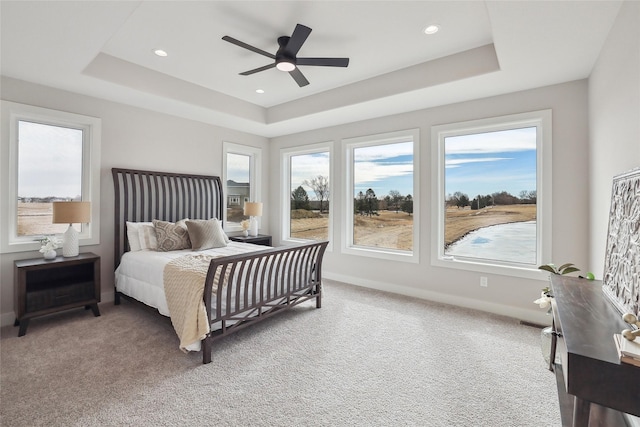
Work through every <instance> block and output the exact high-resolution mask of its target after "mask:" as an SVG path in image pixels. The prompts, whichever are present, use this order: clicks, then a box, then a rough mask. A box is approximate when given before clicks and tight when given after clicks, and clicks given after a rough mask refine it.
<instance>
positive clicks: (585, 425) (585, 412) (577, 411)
mask: <svg viewBox="0 0 640 427" xmlns="http://www.w3.org/2000/svg"><path fill="white" fill-rule="evenodd" d="M590 411H591V402H589V401H588V400H584V399H580V398H579V397H575V398H574V403H573V427H589V412H590Z"/></svg>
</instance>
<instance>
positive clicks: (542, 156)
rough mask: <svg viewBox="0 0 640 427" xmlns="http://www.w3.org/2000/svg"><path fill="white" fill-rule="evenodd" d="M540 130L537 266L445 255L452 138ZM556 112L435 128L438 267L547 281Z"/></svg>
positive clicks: (435, 246)
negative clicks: (447, 148)
mask: <svg viewBox="0 0 640 427" xmlns="http://www.w3.org/2000/svg"><path fill="white" fill-rule="evenodd" d="M525 127H536V195H537V200H536V222H537V225H536V226H537V233H536V234H537V237H536V263H535V264H532V265H531V266H528V265H525V264H522V263H514V262H507V261H504V262H500V261H496V260H482V259H480V258H465V257H458V258H454V257H452V256H447V255H445V254H444V228H445V227H444V221H445V209H446V204H445V147H444V142H445V141H444V140H445V138H447V137H451V136H462V135H472V134H477V133H485V132H493V131H501V130H510V129H520V128H525ZM551 147H552V110H550V109H547V110H538V111H531V112H526V113H518V114H511V115H506V116H498V117H490V118H484V119H478V120H470V121H465V122H458V123H449V124H443V125H436V126H432V128H431V150H432V153H431V166H432V168H431V183H432V189H431V190H432V191H431V195H432V197H431V203H432V206H433V210H434V211H433V212H432V216H431V221H432V223H431V230H432V233H435V234H436V235H435V236H433V238H432V239H431V264H432V265H433V266H436V267H445V268H454V269H460V270H470V271H478V272H482V273H494V274H501V275H507V276H516V277H523V278H529V279H540V280H544V279H546V277H547V276H546V275H543V274H541V272H540V270H538V268H537V266H538V265H541V264H543V263H544V262H545V261H544V260H550V259H552V254H551V249H552V234H551V231H552V210H551V201H552V155H551Z"/></svg>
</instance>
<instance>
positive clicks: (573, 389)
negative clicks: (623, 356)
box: [550, 274, 640, 427]
mask: <svg viewBox="0 0 640 427" xmlns="http://www.w3.org/2000/svg"><path fill="white" fill-rule="evenodd" d="M551 288H552V291H553V296H554V298H553V301H552V303H551V305H552V307H553V328H554V335H553V338H552V343H551V357H550V360H551V362H550V363H551V368H553V369H554V370H555V372H556V380H557V383H558V396H559V400H560V410H561V413H562V425H563V426H574V427H587V426H596V425H597V426H607V427H616V426H625V425H626V422H625V420H624V416H623V415H622V413H628V414H632V415H635V416H640V368H638V367H636V366H633V365H629V364H627V363H621V362H620V360H619V357H618V352H617V350H616V346H615V343H614V341H613V334H615V333H620V331H622V329H625V328H627V327H628V325H627V324H626V323H624V321H623V320H622V314H621V313H620V312H619V311H617V310H616V309H615V307H614V306H613V304H612V303H611V302H610V301H609V300H608V299H607V298H606V296H605V295H604V293H603V291H602V283H601V282H600V281H589V280H585V279H579V278H574V277H567V276H561V275H554V274H552V275H551ZM556 352H557V353H558V354H559V355H560V360H561V362H560V364H554V363H553V361H554V360H555V358H556V357H555V356H556Z"/></svg>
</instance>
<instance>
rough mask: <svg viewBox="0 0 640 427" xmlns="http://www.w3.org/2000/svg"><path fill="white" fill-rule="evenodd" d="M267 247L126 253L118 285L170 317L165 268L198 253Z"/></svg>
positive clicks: (252, 248)
mask: <svg viewBox="0 0 640 427" xmlns="http://www.w3.org/2000/svg"><path fill="white" fill-rule="evenodd" d="M267 248H268V247H266V246H260V245H254V244H251V243H240V242H233V241H231V242H229V244H228V246H226V247H222V248H216V249H207V250H204V251H197V252H196V251H191V250H189V249H185V250H181V251H171V252H157V251H137V252H126V253H125V254H124V255H123V256H122V259H121V260H120V265H119V266H118V268H117V269H116V272H115V284H116V289H117V290H118V292H122V293H123V294H125V295H128V296H130V297H132V298H135V299H137V300H138V301H140V302H143V303H144V304H146V305H148V306H150V307H154V308H156V309H158V311H159V312H160V314H162V315H164V316H167V317H169V308H168V307H167V300H166V298H165V295H164V280H163V271H164V266H165V265H166V264H167V263H168V262H169V261H171V260H173V259H176V258H178V257H181V256H184V255H187V254H191V253H197V254H209V255H217V256H227V255H237V254H242V253H247V252H254V251H260V250H263V249H267Z"/></svg>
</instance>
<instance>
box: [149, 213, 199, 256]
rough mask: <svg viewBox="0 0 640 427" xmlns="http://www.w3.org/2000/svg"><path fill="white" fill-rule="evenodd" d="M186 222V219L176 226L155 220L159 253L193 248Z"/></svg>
mask: <svg viewBox="0 0 640 427" xmlns="http://www.w3.org/2000/svg"><path fill="white" fill-rule="evenodd" d="M186 221H187V220H186V219H181V220H180V221H178V222H176V223H175V224H174V223H173V222H168V221H160V220H157V219H154V220H153V226H154V227H155V228H156V240H157V241H158V251H160V252H168V251H177V250H180V249H190V248H191V241H190V240H189V232H188V231H187V226H186V224H185V222H186Z"/></svg>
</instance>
